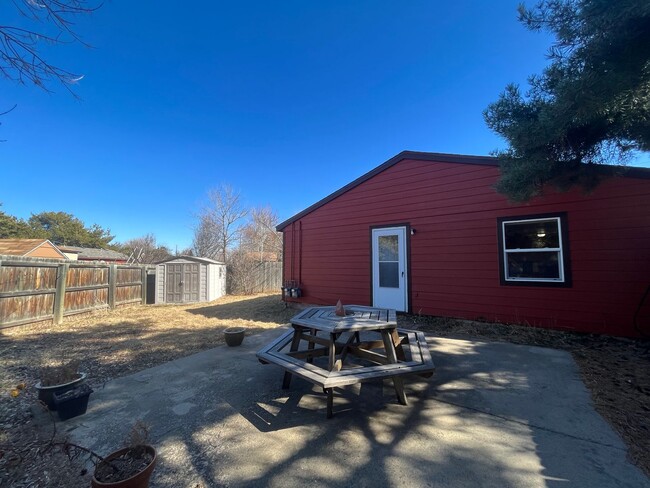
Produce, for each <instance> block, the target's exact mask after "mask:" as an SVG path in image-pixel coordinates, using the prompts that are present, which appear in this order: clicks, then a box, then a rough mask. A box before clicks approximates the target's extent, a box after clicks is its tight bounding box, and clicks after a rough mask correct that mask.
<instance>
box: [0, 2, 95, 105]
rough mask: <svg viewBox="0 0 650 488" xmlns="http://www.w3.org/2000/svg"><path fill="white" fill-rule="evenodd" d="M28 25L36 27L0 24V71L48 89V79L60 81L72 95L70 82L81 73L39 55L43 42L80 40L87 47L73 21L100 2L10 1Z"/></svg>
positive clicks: (66, 42)
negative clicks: (35, 26) (36, 28)
mask: <svg viewBox="0 0 650 488" xmlns="http://www.w3.org/2000/svg"><path fill="white" fill-rule="evenodd" d="M12 2H13V4H14V6H15V7H16V9H17V10H18V12H19V13H20V15H21V16H22V17H23V18H24V19H26V20H27V24H33V25H37V26H38V30H34V29H32V28H29V27H22V26H8V25H0V74H2V76H4V77H5V78H7V79H10V80H13V81H17V82H18V83H21V84H25V83H26V82H28V81H29V82H32V83H34V84H35V85H36V86H38V87H40V88H42V89H44V90H46V91H50V89H49V88H48V82H51V81H55V82H59V83H61V84H62V85H63V86H64V87H65V88H66V89H67V90H68V91H69V92H70V93H71V94H72V95H74V96H76V95H75V93H74V92H73V91H72V88H71V85H73V84H75V83H77V82H78V81H79V80H80V79H81V78H82V77H83V76H82V75H79V74H75V73H73V72H71V71H68V70H67V69H64V68H61V67H59V66H56V65H54V64H52V63H50V62H49V61H47V60H46V59H45V58H44V56H43V54H42V47H43V45H45V44H50V45H51V44H54V45H60V44H71V43H75V42H78V43H81V44H83V45H85V46H88V45H87V44H86V43H85V42H84V41H83V40H82V39H81V37H80V36H79V34H78V33H77V32H76V30H75V28H76V24H75V20H76V19H77V18H78V17H79V16H81V15H87V14H90V13H92V12H94V11H95V10H97V9H98V8H99V7H100V6H101V4H100V5H96V4H95V3H94V2H93V3H92V4H91V2H90V1H89V0H38V1H37V0H12Z"/></svg>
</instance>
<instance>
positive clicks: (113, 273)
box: [0, 256, 148, 328]
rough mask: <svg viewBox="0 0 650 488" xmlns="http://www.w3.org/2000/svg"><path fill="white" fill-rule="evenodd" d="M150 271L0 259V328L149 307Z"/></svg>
mask: <svg viewBox="0 0 650 488" xmlns="http://www.w3.org/2000/svg"><path fill="white" fill-rule="evenodd" d="M147 268H148V266H136V265H123V264H108V263H101V262H93V263H81V262H76V261H60V260H53V259H40V258H23V257H13V256H0V328H2V327H12V326H16V325H24V324H29V323H33V322H41V321H50V322H52V323H54V324H60V323H61V322H63V320H64V317H68V316H70V315H75V314H79V313H84V312H91V311H93V310H98V309H104V308H111V309H113V308H118V307H121V306H124V305H128V304H145V303H146V298H147Z"/></svg>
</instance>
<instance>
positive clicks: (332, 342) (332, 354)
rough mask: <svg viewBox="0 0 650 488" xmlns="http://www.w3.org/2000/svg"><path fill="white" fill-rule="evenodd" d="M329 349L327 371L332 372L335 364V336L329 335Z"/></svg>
mask: <svg viewBox="0 0 650 488" xmlns="http://www.w3.org/2000/svg"><path fill="white" fill-rule="evenodd" d="M328 348H329V370H330V371H334V368H335V364H336V334H330V343H329V345H328Z"/></svg>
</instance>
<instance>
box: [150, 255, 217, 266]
mask: <svg viewBox="0 0 650 488" xmlns="http://www.w3.org/2000/svg"><path fill="white" fill-rule="evenodd" d="M177 259H186V260H188V261H194V262H197V263H205V264H225V263H223V262H221V261H215V260H214V259H210V258H199V257H197V256H186V255H184V254H182V255H180V256H172V257H170V258H167V259H163V260H162V261H158V262H157V263H156V264H163V263H168V262H170V261H175V260H177Z"/></svg>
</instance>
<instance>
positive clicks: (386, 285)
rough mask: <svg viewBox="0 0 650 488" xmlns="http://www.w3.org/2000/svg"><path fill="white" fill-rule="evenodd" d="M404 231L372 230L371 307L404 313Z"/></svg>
mask: <svg viewBox="0 0 650 488" xmlns="http://www.w3.org/2000/svg"><path fill="white" fill-rule="evenodd" d="M406 272H407V266H406V227H390V228H383V229H373V230H372V304H373V306H374V307H381V308H393V309H395V310H397V311H398V312H407V311H408V310H407V309H408V301H407V296H408V295H407V290H406V288H407V283H408V280H407V278H408V277H407V276H406Z"/></svg>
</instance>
